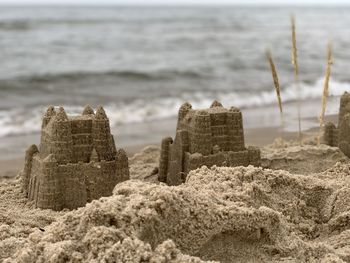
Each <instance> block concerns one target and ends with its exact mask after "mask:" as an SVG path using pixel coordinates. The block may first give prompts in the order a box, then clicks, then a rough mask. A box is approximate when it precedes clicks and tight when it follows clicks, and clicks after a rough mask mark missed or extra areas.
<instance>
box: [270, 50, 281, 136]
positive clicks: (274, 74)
mask: <svg viewBox="0 0 350 263" xmlns="http://www.w3.org/2000/svg"><path fill="white" fill-rule="evenodd" d="M266 57H267V59H268V61H269V64H270V69H271V73H272V79H273V84H274V86H275V90H276V95H277V100H278V106H279V110H280V114H281V138H282V139H283V129H284V119H283V108H282V99H281V88H280V83H279V81H278V74H277V70H276V66H275V63H274V62H273V59H272V54H271V51H270V50H267V51H266Z"/></svg>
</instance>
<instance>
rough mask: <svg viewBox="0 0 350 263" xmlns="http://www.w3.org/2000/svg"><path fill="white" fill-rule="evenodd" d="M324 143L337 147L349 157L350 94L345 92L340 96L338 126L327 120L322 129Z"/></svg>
mask: <svg viewBox="0 0 350 263" xmlns="http://www.w3.org/2000/svg"><path fill="white" fill-rule="evenodd" d="M323 139H324V143H325V144H328V145H330V146H336V147H339V149H340V150H341V151H342V152H343V153H344V154H345V155H346V156H348V157H350V94H349V93H348V92H345V93H344V94H343V95H342V96H341V98H340V106H339V115H338V127H336V126H335V125H334V124H333V123H331V122H328V123H326V125H325V130H324V136H323Z"/></svg>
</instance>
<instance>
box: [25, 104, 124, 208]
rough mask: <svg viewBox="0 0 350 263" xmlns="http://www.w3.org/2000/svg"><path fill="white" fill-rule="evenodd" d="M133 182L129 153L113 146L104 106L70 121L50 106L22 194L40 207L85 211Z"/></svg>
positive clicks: (32, 149)
mask: <svg viewBox="0 0 350 263" xmlns="http://www.w3.org/2000/svg"><path fill="white" fill-rule="evenodd" d="M127 179H129V165H128V158H127V156H126V153H125V151H123V150H118V151H117V149H116V147H115V143H114V139H113V135H112V134H111V131H110V126H109V120H108V118H107V115H106V113H105V111H104V110H103V108H102V107H99V108H98V109H97V110H96V113H94V110H93V109H92V108H91V107H90V106H86V107H85V109H84V111H83V114H82V115H80V116H67V114H66V112H65V110H64V109H63V108H62V107H60V108H59V109H58V111H56V110H55V108H54V107H52V106H50V107H49V108H48V109H47V111H46V113H45V114H44V116H43V122H42V129H41V141H40V145H39V148H38V147H37V146H35V145H32V146H30V147H29V149H28V150H27V151H26V156H25V165H24V169H23V171H22V186H23V191H24V193H25V194H26V196H27V197H28V198H29V199H30V200H34V202H35V205H36V207H39V208H44V209H53V210H61V209H63V208H68V209H74V208H77V207H80V206H84V205H85V204H86V203H87V202H90V201H92V200H93V199H98V198H100V197H102V196H108V195H111V194H112V190H113V188H114V186H115V185H116V184H117V183H119V182H121V181H124V180H127Z"/></svg>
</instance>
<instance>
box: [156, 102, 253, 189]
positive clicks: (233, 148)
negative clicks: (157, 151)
mask: <svg viewBox="0 0 350 263" xmlns="http://www.w3.org/2000/svg"><path fill="white" fill-rule="evenodd" d="M249 164H251V165H255V166H258V165H259V164H260V150H259V149H258V148H256V147H252V146H250V147H248V148H246V147H245V145H244V131H243V121H242V113H241V111H240V110H239V109H237V108H234V107H232V108H230V109H226V108H224V107H223V106H222V105H221V103H219V102H217V101H214V102H213V104H212V105H211V107H210V108H209V109H205V110H194V109H192V106H191V105H190V104H189V103H185V104H183V105H182V106H181V107H180V110H179V115H178V122H177V128H176V136H175V139H174V141H173V139H172V138H171V137H167V138H164V139H163V140H162V145H161V157H160V163H159V174H158V180H159V181H161V182H166V183H167V184H169V185H179V184H181V183H183V182H184V181H185V179H186V176H187V174H188V172H189V171H191V170H194V169H197V168H199V167H201V166H203V165H206V166H208V167H211V166H213V165H217V166H240V165H242V166H247V165H249Z"/></svg>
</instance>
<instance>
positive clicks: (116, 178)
mask: <svg viewBox="0 0 350 263" xmlns="http://www.w3.org/2000/svg"><path fill="white" fill-rule="evenodd" d="M118 169H119V170H118ZM126 169H127V171H126ZM32 174H33V175H34V176H33V177H32V178H31V179H30V181H31V182H30V187H29V199H30V200H34V201H35V204H36V206H37V207H40V208H44V209H53V210H62V209H63V208H68V209H74V208H77V207H81V206H84V205H85V204H86V203H87V202H90V201H92V200H94V199H98V198H100V197H102V196H109V195H111V194H112V191H113V189H114V187H115V185H116V184H117V183H119V182H122V181H125V180H127V179H129V173H128V163H125V160H124V165H122V166H121V167H119V168H117V162H116V161H109V162H106V161H102V162H90V163H75V164H73V163H70V164H67V165H59V164H58V163H57V162H45V161H42V160H41V159H40V158H39V157H36V158H34V159H33V163H32Z"/></svg>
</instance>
